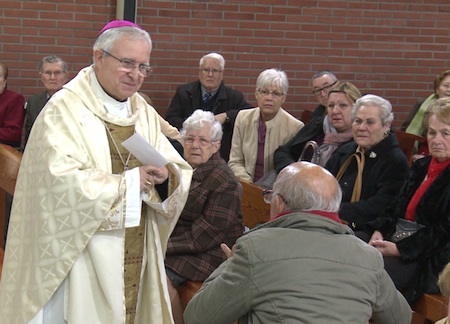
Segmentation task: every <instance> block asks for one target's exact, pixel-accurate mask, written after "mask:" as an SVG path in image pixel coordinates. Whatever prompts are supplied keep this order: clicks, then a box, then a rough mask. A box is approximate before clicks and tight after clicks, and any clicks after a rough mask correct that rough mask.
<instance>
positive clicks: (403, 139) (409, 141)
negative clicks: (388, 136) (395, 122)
mask: <svg viewBox="0 0 450 324" xmlns="http://www.w3.org/2000/svg"><path fill="white" fill-rule="evenodd" d="M395 136H396V137H397V140H398V145H399V146H400V148H401V149H402V151H403V153H404V154H405V155H406V158H407V159H408V163H409V165H411V164H412V157H413V155H414V145H415V144H416V142H419V143H423V142H424V141H425V138H423V137H422V136H417V135H414V134H409V133H405V132H403V131H395Z"/></svg>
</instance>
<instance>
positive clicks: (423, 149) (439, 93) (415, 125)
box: [401, 70, 450, 161]
mask: <svg viewBox="0 0 450 324" xmlns="http://www.w3.org/2000/svg"><path fill="white" fill-rule="evenodd" d="M444 97H450V70H447V71H444V72H442V73H439V74H438V75H437V76H436V78H435V79H434V93H433V94H432V95H430V96H429V97H428V98H427V99H425V101H422V102H420V101H419V102H417V103H416V104H415V105H414V107H413V110H411V112H410V114H409V115H408V117H407V118H406V120H405V122H404V123H403V125H402V127H401V130H402V131H405V132H406V133H410V134H414V135H418V136H424V132H423V127H422V120H423V115H424V113H425V111H426V110H427V108H428V106H429V105H430V104H431V103H433V102H434V101H436V99H439V98H444ZM428 154H429V152H428V145H427V143H426V142H425V143H419V145H418V147H417V154H414V155H413V161H415V160H417V159H420V158H423V157H424V156H425V155H428Z"/></svg>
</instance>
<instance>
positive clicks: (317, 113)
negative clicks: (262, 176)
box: [264, 70, 339, 187]
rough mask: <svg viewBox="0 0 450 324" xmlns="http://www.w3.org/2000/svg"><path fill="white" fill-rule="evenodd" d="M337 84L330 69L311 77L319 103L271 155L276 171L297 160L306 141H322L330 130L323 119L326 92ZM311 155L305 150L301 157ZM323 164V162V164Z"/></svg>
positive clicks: (267, 185)
mask: <svg viewBox="0 0 450 324" xmlns="http://www.w3.org/2000/svg"><path fill="white" fill-rule="evenodd" d="M338 85H339V81H338V79H337V77H336V75H334V73H332V72H330V71H326V70H324V71H319V72H317V73H316V74H314V76H313V77H312V86H313V91H312V92H313V94H314V95H315V96H316V98H317V101H318V102H319V105H318V106H317V107H316V109H315V110H314V112H313V113H312V115H311V118H310V120H309V121H308V122H307V123H306V125H305V127H303V128H302V129H301V130H300V131H299V132H298V133H297V134H296V135H295V136H294V137H293V138H292V139H291V140H290V141H289V142H287V143H286V144H284V145H281V146H280V147H279V148H278V149H277V150H276V151H275V153H274V155H273V160H274V161H273V163H274V167H275V170H276V172H280V171H281V170H282V169H283V168H284V167H285V166H287V165H289V164H291V163H293V162H295V161H297V160H298V159H299V157H300V156H301V153H302V152H303V150H304V148H305V145H306V143H308V142H309V141H311V140H313V141H315V142H316V144H317V145H319V146H320V145H321V144H323V142H324V138H325V134H326V133H331V132H335V131H331V129H330V127H329V126H327V124H328V123H326V122H327V121H326V120H325V116H326V114H327V106H328V93H329V92H330V90H331V89H332V88H333V87H335V86H338ZM312 156H313V152H312V150H311V149H308V150H306V152H305V154H304V156H303V158H304V159H305V160H310V159H311V157H312ZM323 165H324V164H323ZM272 184H273V182H272V183H270V182H269V181H265V182H264V186H266V187H271V185H272Z"/></svg>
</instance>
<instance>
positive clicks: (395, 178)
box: [326, 95, 408, 231]
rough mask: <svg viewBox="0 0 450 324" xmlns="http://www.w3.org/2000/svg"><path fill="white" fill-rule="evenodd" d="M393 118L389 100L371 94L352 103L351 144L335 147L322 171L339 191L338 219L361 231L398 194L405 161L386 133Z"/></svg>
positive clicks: (406, 162)
mask: <svg viewBox="0 0 450 324" xmlns="http://www.w3.org/2000/svg"><path fill="white" fill-rule="evenodd" d="M393 119H394V116H393V114H392V106H391V104H390V102H389V101H387V100H386V99H383V98H381V97H378V96H375V95H365V96H363V97H361V98H359V99H358V100H356V103H355V105H354V106H353V109H352V121H353V122H352V131H353V139H354V141H352V142H350V143H347V144H344V145H342V146H341V147H339V148H338V149H337V150H336V151H335V153H334V154H333V156H332V157H331V158H330V160H328V162H327V164H326V168H327V169H328V170H330V172H331V173H333V174H334V175H335V176H336V178H337V180H338V181H339V184H340V186H341V188H342V204H341V209H340V210H339V216H340V217H341V219H342V220H343V221H345V222H347V223H348V225H349V226H350V227H351V228H352V229H353V230H356V231H357V230H363V229H364V226H365V224H366V223H367V222H369V221H371V220H374V219H375V218H376V217H377V216H379V215H380V213H381V212H382V211H383V209H384V208H385V207H386V205H387V204H389V203H390V202H391V200H392V199H393V198H394V197H395V196H396V195H397V194H398V192H399V191H400V188H401V186H402V184H403V181H404V180H405V177H406V173H407V171H408V161H407V159H406V156H405V155H404V154H403V152H402V150H401V149H400V147H399V146H398V141H397V138H396V137H395V135H394V133H391V132H390V128H391V122H392V120H393Z"/></svg>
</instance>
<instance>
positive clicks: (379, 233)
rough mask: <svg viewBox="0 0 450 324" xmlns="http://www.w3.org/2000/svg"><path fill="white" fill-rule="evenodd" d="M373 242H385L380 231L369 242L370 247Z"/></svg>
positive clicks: (374, 233)
mask: <svg viewBox="0 0 450 324" xmlns="http://www.w3.org/2000/svg"><path fill="white" fill-rule="evenodd" d="M372 241H383V235H381V232H380V231H375V232H373V234H372V237H371V238H370V240H369V244H370V245H372V244H371V242H372Z"/></svg>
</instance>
